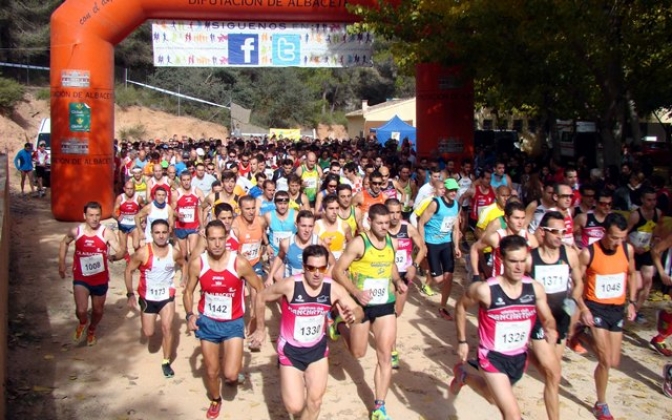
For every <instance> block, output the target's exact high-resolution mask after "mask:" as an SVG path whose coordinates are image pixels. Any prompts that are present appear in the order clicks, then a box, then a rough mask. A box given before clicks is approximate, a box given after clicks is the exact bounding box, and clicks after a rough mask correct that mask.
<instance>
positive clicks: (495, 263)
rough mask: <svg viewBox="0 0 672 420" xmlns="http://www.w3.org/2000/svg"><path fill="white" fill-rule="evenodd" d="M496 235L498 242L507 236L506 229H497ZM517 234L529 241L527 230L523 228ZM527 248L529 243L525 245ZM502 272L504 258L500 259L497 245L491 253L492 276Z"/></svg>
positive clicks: (499, 274) (500, 255)
mask: <svg viewBox="0 0 672 420" xmlns="http://www.w3.org/2000/svg"><path fill="white" fill-rule="evenodd" d="M497 235H499V241H500V242H501V241H502V238H504V237H506V236H508V234H507V233H506V229H499V230H497ZM518 236H520V237H521V238H524V239H525V241H526V242H528V243H529V241H528V238H527V231H526V230H525V229H523V230H521V231H520V232H518ZM527 249H528V251H529V249H530V246H529V245H528V246H527ZM502 274H504V260H503V259H502V254H501V252H499V247H497V248H495V250H494V251H493V253H492V276H493V277H494V276H501V275H502Z"/></svg>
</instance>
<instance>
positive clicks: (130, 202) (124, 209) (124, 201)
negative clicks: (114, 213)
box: [119, 194, 140, 226]
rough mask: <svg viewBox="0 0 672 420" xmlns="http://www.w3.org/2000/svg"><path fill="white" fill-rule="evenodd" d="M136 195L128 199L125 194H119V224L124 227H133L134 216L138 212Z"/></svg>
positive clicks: (138, 205) (138, 206)
mask: <svg viewBox="0 0 672 420" xmlns="http://www.w3.org/2000/svg"><path fill="white" fill-rule="evenodd" d="M137 197H138V196H137V194H134V195H133V197H131V198H128V196H127V195H126V194H121V204H120V205H119V223H121V224H122V225H126V226H135V215H136V214H138V212H139V211H140V204H138V198H137Z"/></svg>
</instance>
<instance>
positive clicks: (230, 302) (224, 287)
mask: <svg viewBox="0 0 672 420" xmlns="http://www.w3.org/2000/svg"><path fill="white" fill-rule="evenodd" d="M199 283H200V286H201V300H200V301H199V302H198V312H200V313H201V314H202V315H204V316H207V317H208V318H212V319H215V320H218V321H232V320H236V319H238V318H242V317H243V315H244V314H245V302H244V299H245V293H243V292H244V290H245V287H244V281H243V279H241V278H240V277H238V273H237V272H236V254H235V253H229V261H228V262H227V264H226V268H225V269H224V271H214V270H213V269H212V268H210V261H209V257H208V254H207V252H206V253H203V254H202V255H201V272H200V274H199Z"/></svg>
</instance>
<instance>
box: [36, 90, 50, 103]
mask: <svg viewBox="0 0 672 420" xmlns="http://www.w3.org/2000/svg"><path fill="white" fill-rule="evenodd" d="M35 97H36V98H37V99H40V100H43V101H49V100H50V99H51V90H50V89H49V88H39V89H38V90H37V91H36V92H35Z"/></svg>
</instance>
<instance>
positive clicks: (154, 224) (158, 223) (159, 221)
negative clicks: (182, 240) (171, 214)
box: [149, 219, 170, 231]
mask: <svg viewBox="0 0 672 420" xmlns="http://www.w3.org/2000/svg"><path fill="white" fill-rule="evenodd" d="M158 225H164V226H165V227H167V228H170V225H169V224H168V221H167V220H165V219H156V220H154V221H153V222H152V224H151V225H150V227H149V229H150V231H153V230H154V226H158Z"/></svg>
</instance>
